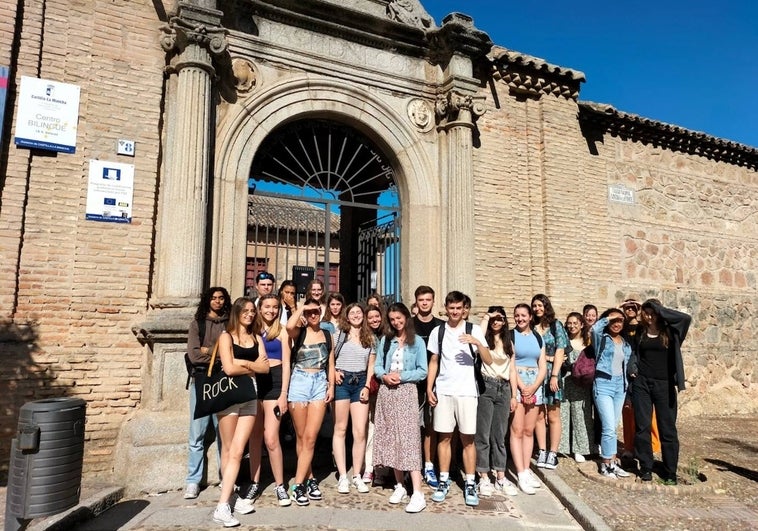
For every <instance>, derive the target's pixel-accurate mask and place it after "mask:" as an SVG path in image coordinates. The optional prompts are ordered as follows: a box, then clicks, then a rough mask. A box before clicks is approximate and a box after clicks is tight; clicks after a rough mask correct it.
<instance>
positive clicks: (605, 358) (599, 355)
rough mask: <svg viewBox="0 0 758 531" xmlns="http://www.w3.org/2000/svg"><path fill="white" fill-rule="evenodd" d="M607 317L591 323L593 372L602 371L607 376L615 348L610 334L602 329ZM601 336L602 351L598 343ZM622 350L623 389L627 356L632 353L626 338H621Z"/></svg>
mask: <svg viewBox="0 0 758 531" xmlns="http://www.w3.org/2000/svg"><path fill="white" fill-rule="evenodd" d="M608 322H609V319H608V318H607V317H603V318H602V319H598V321H597V322H596V323H595V324H594V325H592V345H593V347H594V348H595V374H597V373H598V372H602V373H603V374H606V375H608V376H612V375H613V351H614V349H615V346H614V345H615V343H614V342H613V339H611V336H610V335H609V334H607V333H605V332H603V330H605V327H606V326H608ZM603 337H605V338H606V339H605V344H604V345H603V350H602V352H600V351H599V349H600V345H601V344H602V343H603ZM622 340H623V347H622V348H623V350H624V364H623V367H622V371H621V372H622V374H623V375H624V389H626V386H627V376H626V368H627V366H628V365H629V358H630V357H631V355H632V347H631V345H629V343H627V341H626V339H623V338H622Z"/></svg>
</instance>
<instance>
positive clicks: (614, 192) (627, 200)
mask: <svg viewBox="0 0 758 531" xmlns="http://www.w3.org/2000/svg"><path fill="white" fill-rule="evenodd" d="M608 199H610V200H611V201H613V202H614V203H623V204H625V205H633V204H634V190H632V189H631V188H627V187H626V186H624V185H623V184H612V185H610V186H609V187H608Z"/></svg>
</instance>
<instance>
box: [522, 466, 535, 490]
mask: <svg viewBox="0 0 758 531" xmlns="http://www.w3.org/2000/svg"><path fill="white" fill-rule="evenodd" d="M531 479H532V478H531V477H530V475H529V471H528V470H527V471H525V472H521V473H519V475H518V488H520V489H521V492H523V493H524V494H535V493H536V492H537V491H536V490H534V487H532V484H531V481H530V480H531Z"/></svg>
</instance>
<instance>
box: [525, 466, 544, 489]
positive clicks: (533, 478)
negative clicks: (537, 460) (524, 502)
mask: <svg viewBox="0 0 758 531" xmlns="http://www.w3.org/2000/svg"><path fill="white" fill-rule="evenodd" d="M527 472H528V473H529V484H530V485H531V486H532V488H535V489H538V488H540V487H541V486H542V482H541V481H540V478H538V477H537V474H535V473H534V472H532V470H531V469H529V470H527Z"/></svg>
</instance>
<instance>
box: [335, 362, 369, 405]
mask: <svg viewBox="0 0 758 531" xmlns="http://www.w3.org/2000/svg"><path fill="white" fill-rule="evenodd" d="M337 370H338V371H339V372H341V373H342V383H341V384H340V385H336V386H334V399H335V400H348V399H349V400H350V403H351V404H352V403H353V402H360V400H361V391H362V390H363V387H364V386H365V385H366V371H360V372H350V371H342V370H340V369H337Z"/></svg>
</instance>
